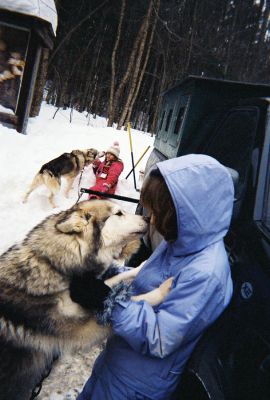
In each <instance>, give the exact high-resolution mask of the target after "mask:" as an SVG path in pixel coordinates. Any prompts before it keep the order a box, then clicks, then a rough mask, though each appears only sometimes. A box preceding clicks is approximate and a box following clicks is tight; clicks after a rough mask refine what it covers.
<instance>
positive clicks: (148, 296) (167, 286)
mask: <svg viewBox="0 0 270 400" xmlns="http://www.w3.org/2000/svg"><path fill="white" fill-rule="evenodd" d="M172 282H173V278H169V279H167V280H166V281H164V282H163V283H162V284H161V285H160V286H159V287H158V288H156V289H153V290H151V292H148V293H144V294H139V295H138V296H131V300H133V301H140V300H145V301H147V303H149V304H151V306H157V305H159V304H161V303H162V302H163V301H164V299H165V297H166V296H167V295H168V293H169V292H170V290H171V286H172Z"/></svg>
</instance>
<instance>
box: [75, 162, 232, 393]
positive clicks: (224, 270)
mask: <svg viewBox="0 0 270 400" xmlns="http://www.w3.org/2000/svg"><path fill="white" fill-rule="evenodd" d="M157 166H158V168H159V170H160V172H161V174H162V175H163V177H164V179H165V181H166V184H167V186H168V188H169V190H170V193H171V196H172V198H173V201H174V204H175V208H176V212H177V226H178V238H177V240H176V241H175V242H173V243H168V242H166V241H163V242H161V244H160V245H159V246H158V248H157V249H156V250H155V251H154V253H153V254H152V255H151V257H150V258H149V259H148V260H147V262H146V263H145V265H144V266H143V268H142V270H141V271H140V273H139V274H138V276H137V277H136V279H135V280H134V282H133V284H132V289H133V293H134V294H141V293H145V292H148V291H150V290H152V289H154V288H156V287H157V286H159V285H160V284H161V283H162V282H163V281H164V280H165V279H167V278H169V277H171V276H173V277H174V281H173V285H172V288H171V291H170V293H169V294H168V296H167V297H166V299H165V301H164V302H163V303H162V304H160V305H159V306H157V307H154V308H153V307H152V306H150V305H149V304H148V303H147V302H145V301H140V302H134V301H131V300H125V301H121V300H119V301H118V302H117V303H116V304H115V306H114V308H113V312H112V327H113V332H114V335H113V336H112V337H111V338H110V339H109V340H108V342H107V346H106V349H105V351H104V352H103V353H102V355H101V356H100V357H99V358H98V360H97V362H96V365H95V367H94V371H93V375H92V377H91V378H90V380H89V381H88V383H87V384H86V386H85V389H84V391H83V393H82V394H81V396H80V397H79V399H80V400H83V399H88V400H90V399H91V400H101V399H102V400H122V399H128V400H132V399H155V400H166V399H169V397H170V395H171V394H172V393H173V391H174V390H175V388H176V386H177V384H178V382H179V378H180V376H181V373H182V372H183V369H184V367H185V364H186V362H187V361H188V359H189V357H190V355H191V353H192V351H193V349H194V347H195V345H196V343H197V342H198V340H199V339H200V337H201V336H202V334H203V332H204V331H205V330H206V328H207V327H208V326H209V325H210V324H212V323H213V322H214V321H215V320H216V319H217V318H218V316H219V315H220V314H221V313H222V312H223V310H224V309H225V308H226V307H227V305H228V304H229V302H230V299H231V296H232V280H231V274H230V267H229V263H228V258H227V254H226V251H225V248H224V243H223V238H224V236H225V234H226V233H227V231H228V228H229V225H230V220H231V215H232V207H233V197H234V189H233V182H232V179H231V176H230V174H229V173H228V171H227V170H226V168H225V167H224V166H222V165H221V164H220V163H219V162H218V161H216V160H215V159H213V158H211V157H209V156H205V155H187V156H183V157H179V158H175V159H171V160H167V161H163V162H161V163H158V164H157Z"/></svg>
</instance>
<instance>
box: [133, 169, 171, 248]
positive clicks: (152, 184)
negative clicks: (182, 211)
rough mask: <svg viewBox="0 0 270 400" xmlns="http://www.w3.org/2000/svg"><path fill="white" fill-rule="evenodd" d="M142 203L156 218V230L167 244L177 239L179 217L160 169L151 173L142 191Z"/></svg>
mask: <svg viewBox="0 0 270 400" xmlns="http://www.w3.org/2000/svg"><path fill="white" fill-rule="evenodd" d="M141 202H142V205H143V206H144V207H146V208H147V209H148V210H149V212H151V213H152V214H153V215H154V217H155V220H156V221H155V226H156V229H157V231H158V232H159V233H161V235H162V236H163V237H164V239H165V240H166V241H167V242H173V241H175V240H176V239H177V235H178V230H177V217H176V211H175V207H174V203H173V200H172V196H171V194H170V192H169V189H168V187H167V185H166V182H165V180H164V178H163V176H162V175H161V172H160V170H159V169H157V168H156V169H154V170H152V171H151V172H150V174H149V176H148V177H147V179H146V181H145V183H144V184H143V187H142V191H141Z"/></svg>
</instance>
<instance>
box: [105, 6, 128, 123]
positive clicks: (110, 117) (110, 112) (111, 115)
mask: <svg viewBox="0 0 270 400" xmlns="http://www.w3.org/2000/svg"><path fill="white" fill-rule="evenodd" d="M125 8H126V0H122V5H121V11H120V19H119V24H118V29H117V35H116V41H115V45H114V48H113V52H112V77H111V88H110V99H109V110H108V126H112V125H113V122H114V113H115V106H114V92H115V59H116V52H117V49H118V46H119V42H120V37H121V32H122V25H123V20H124V15H125Z"/></svg>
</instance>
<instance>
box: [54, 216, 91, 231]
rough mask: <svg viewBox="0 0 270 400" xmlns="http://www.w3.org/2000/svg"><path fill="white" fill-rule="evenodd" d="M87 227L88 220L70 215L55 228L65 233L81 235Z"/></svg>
mask: <svg viewBox="0 0 270 400" xmlns="http://www.w3.org/2000/svg"><path fill="white" fill-rule="evenodd" d="M86 225H87V219H85V218H82V217H81V216H80V215H78V214H76V213H72V214H70V215H68V216H67V218H64V219H63V220H62V221H60V222H58V223H57V224H56V225H55V227H56V229H58V230H59V231H60V232H63V233H80V232H82V231H83V229H84V227H85V226H86Z"/></svg>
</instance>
